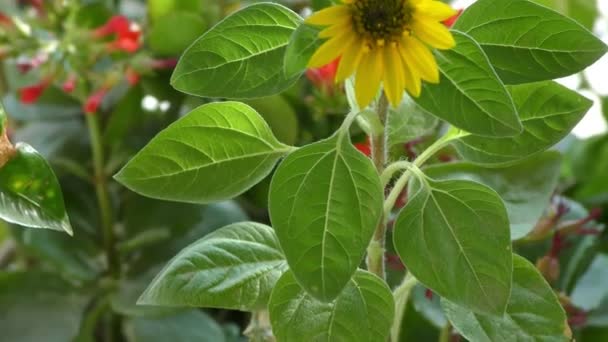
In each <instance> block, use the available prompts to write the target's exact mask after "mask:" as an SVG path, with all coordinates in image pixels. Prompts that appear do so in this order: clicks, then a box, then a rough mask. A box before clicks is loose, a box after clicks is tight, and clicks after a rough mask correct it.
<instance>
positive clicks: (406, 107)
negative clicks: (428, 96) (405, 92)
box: [387, 98, 439, 146]
mask: <svg viewBox="0 0 608 342" xmlns="http://www.w3.org/2000/svg"><path fill="white" fill-rule="evenodd" d="M438 123H439V120H437V118H436V117H434V116H433V115H429V114H428V113H427V112H425V111H424V110H422V108H420V107H419V106H417V105H416V103H415V102H413V101H412V100H411V99H409V98H406V99H404V100H403V102H401V105H400V106H399V107H398V108H392V107H391V108H390V112H389V116H388V124H387V126H388V143H389V145H390V146H392V145H396V144H402V143H406V142H408V141H410V140H413V139H415V138H418V137H421V136H423V135H427V134H430V133H432V132H433V130H434V129H435V127H436V126H437V124H438Z"/></svg>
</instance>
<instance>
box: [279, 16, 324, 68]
mask: <svg viewBox="0 0 608 342" xmlns="http://www.w3.org/2000/svg"><path fill="white" fill-rule="evenodd" d="M319 32H321V29H320V28H319V27H316V26H311V25H306V24H302V25H300V26H298V28H297V29H296V30H295V31H294V32H293V34H292V35H291V38H290V39H289V44H288V45H287V49H286V51H285V61H284V64H283V67H284V68H285V75H287V76H288V77H294V76H299V75H300V74H301V73H302V72H303V71H304V70H306V67H307V65H308V60H309V59H310V57H312V55H313V54H314V53H315V51H316V50H317V49H318V48H319V46H321V44H322V43H323V40H321V39H319Z"/></svg>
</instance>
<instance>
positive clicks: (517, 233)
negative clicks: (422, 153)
mask: <svg viewBox="0 0 608 342" xmlns="http://www.w3.org/2000/svg"><path fill="white" fill-rule="evenodd" d="M560 166H561V155H560V154H559V153H557V152H546V153H544V154H541V155H539V156H537V157H535V158H533V159H529V160H526V161H523V162H521V163H519V164H515V165H513V166H509V167H504V168H484V167H481V166H478V165H475V164H471V163H466V162H460V163H449V164H439V165H436V166H431V167H429V168H427V169H425V174H427V175H428V176H429V177H431V178H434V179H438V180H444V179H468V180H472V181H475V182H479V183H482V184H485V185H487V186H489V187H490V188H492V189H494V191H496V192H497V193H498V195H499V196H500V197H501V198H502V200H503V201H504V202H505V206H506V208H507V213H508V214H509V223H510V224H511V239H512V240H516V239H520V238H522V237H524V236H526V235H527V234H528V233H529V232H530V231H531V230H532V229H533V228H534V226H535V225H536V223H537V222H538V220H539V219H540V217H541V216H542V214H543V212H544V210H545V209H546V208H547V207H548V206H549V200H550V198H551V195H552V194H553V192H554V191H555V187H556V186H557V179H558V177H559V173H560Z"/></svg>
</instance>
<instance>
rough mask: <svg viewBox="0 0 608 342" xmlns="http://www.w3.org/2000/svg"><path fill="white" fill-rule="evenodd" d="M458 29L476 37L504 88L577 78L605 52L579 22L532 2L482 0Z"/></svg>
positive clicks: (464, 17)
mask: <svg viewBox="0 0 608 342" xmlns="http://www.w3.org/2000/svg"><path fill="white" fill-rule="evenodd" d="M454 28H455V29H456V30H460V31H464V32H466V33H467V34H469V35H470V36H471V37H473V38H474V39H475V40H476V41H477V42H478V43H479V44H480V45H481V47H482V48H483V49H484V51H485V52H486V54H487V55H488V57H489V58H490V61H491V62H492V65H494V68H495V69H496V71H497V72H498V74H499V75H500V77H501V78H502V80H503V81H505V83H509V84H518V83H528V82H535V81H544V80H551V79H555V78H559V77H564V76H568V75H571V74H574V73H577V72H579V71H581V70H583V69H585V68H586V67H588V66H589V65H591V64H593V63H594V62H595V61H597V60H598V59H599V58H600V57H602V55H604V53H606V51H607V47H606V45H605V44H604V43H602V41H601V40H599V39H598V38H597V37H595V36H594V35H593V34H592V33H591V32H589V31H588V30H587V29H585V28H584V27H582V26H581V25H580V24H578V23H576V22H575V21H573V20H571V19H569V18H567V17H565V16H563V15H561V14H559V13H557V12H555V11H553V10H550V9H548V8H546V7H543V6H540V5H538V4H535V3H533V2H531V1H528V0H479V1H477V2H475V3H474V4H473V5H471V7H469V8H467V10H466V11H465V12H464V13H463V14H462V16H461V17H460V18H459V19H458V21H457V22H456V24H455V26H454Z"/></svg>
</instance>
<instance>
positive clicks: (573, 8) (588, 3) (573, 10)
mask: <svg viewBox="0 0 608 342" xmlns="http://www.w3.org/2000/svg"><path fill="white" fill-rule="evenodd" d="M533 1H534V2H537V3H539V4H541V5H544V6H547V7H549V8H552V9H554V10H556V11H558V12H560V13H562V14H564V15H566V16H568V17H570V18H572V19H574V20H576V21H577V22H578V23H580V24H581V25H583V26H585V27H586V28H587V29H589V30H592V29H593V24H594V23H595V20H596V19H597V18H598V14H599V13H598V8H597V3H596V1H595V0H533Z"/></svg>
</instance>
